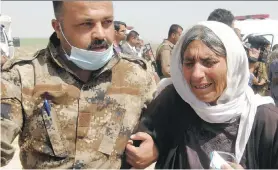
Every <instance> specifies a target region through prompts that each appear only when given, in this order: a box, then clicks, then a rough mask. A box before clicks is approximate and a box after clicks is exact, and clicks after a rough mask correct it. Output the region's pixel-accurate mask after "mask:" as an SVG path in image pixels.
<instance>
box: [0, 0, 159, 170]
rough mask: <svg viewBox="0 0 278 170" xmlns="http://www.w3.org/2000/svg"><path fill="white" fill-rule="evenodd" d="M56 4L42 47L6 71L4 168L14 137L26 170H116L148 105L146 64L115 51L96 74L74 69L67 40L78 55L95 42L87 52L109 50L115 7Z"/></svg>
mask: <svg viewBox="0 0 278 170" xmlns="http://www.w3.org/2000/svg"><path fill="white" fill-rule="evenodd" d="M53 4H54V9H55V12H56V13H55V14H56V18H57V20H53V22H52V25H53V27H54V29H55V33H53V34H52V36H51V37H50V41H49V44H48V46H47V48H46V49H42V50H40V51H38V52H37V53H36V54H35V55H34V56H33V57H28V58H17V59H14V60H11V61H8V63H6V64H5V65H4V67H3V72H2V78H1V128H2V130H1V166H4V165H6V164H7V163H8V162H9V161H10V160H11V158H12V157H13V154H14V148H13V147H12V145H11V143H12V142H13V140H14V139H15V137H16V136H17V135H19V146H20V160H21V163H22V166H23V168H28V169H43V168H47V169H51V168H61V169H68V168H76V169H80V168H94V169H96V168H103V169H105V168H113V169H119V168H120V167H121V164H122V161H123V154H124V150H125V146H126V144H127V142H128V140H129V137H130V135H131V134H132V132H133V131H134V130H135V129H136V126H137V123H138V120H139V118H140V116H141V110H142V109H144V108H146V105H147V104H148V103H149V102H150V101H151V100H152V97H153V93H154V91H155V89H156V85H155V81H154V78H153V76H152V74H151V73H150V72H149V71H148V70H149V68H148V67H147V64H146V63H145V62H144V61H143V60H140V59H138V58H131V57H127V56H124V55H122V54H120V55H119V54H117V53H116V52H115V51H114V54H113V53H112V54H113V55H112V54H111V56H112V57H111V59H109V61H107V63H106V64H105V65H104V66H103V67H101V68H100V69H98V70H83V69H80V68H79V67H77V66H76V64H74V62H71V60H69V59H71V57H72V56H73V54H76V53H73V54H72V52H73V50H71V52H69V51H70V47H69V46H68V45H67V43H66V40H65V37H66V38H67V40H68V41H69V42H70V43H71V44H72V45H75V46H78V47H79V48H83V49H86V46H87V45H88V44H89V43H90V41H93V42H94V43H92V45H90V48H89V49H91V50H92V51H93V50H100V47H104V46H101V45H99V44H105V42H107V43H109V44H110V45H111V44H112V42H113V37H114V26H113V7H112V3H111V2H103V1H99V2H94V1H86V2H80V1H73V2H65V1H64V2H63V1H55V2H53ZM57 14H59V15H58V16H57ZM58 22H62V23H58ZM60 24H61V25H63V26H62V27H61V26H60ZM62 31H63V32H64V35H65V37H63V35H62V34H63V33H62ZM88 34H89V35H90V36H89V35H88ZM87 40H88V41H87ZM101 40H102V41H101ZM103 40H107V41H103ZM96 41H97V42H101V43H95V42H96ZM95 44H98V45H95ZM71 48H73V47H71ZM63 49H64V50H65V51H64V50H63ZM65 53H67V54H69V53H71V54H70V57H69V56H68V57H69V59H68V57H66V54H65ZM77 56H78V55H76V56H75V57H77ZM73 57H74V56H73ZM91 57H94V56H91Z"/></svg>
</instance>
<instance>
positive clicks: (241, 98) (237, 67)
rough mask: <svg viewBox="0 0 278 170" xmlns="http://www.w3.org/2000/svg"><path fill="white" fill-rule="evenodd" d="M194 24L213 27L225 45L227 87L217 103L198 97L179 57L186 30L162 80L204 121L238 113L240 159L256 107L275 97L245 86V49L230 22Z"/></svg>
mask: <svg viewBox="0 0 278 170" xmlns="http://www.w3.org/2000/svg"><path fill="white" fill-rule="evenodd" d="M197 25H203V26H205V27H207V28H209V29H210V30H212V32H214V33H215V34H216V35H217V36H218V38H219V39H220V40H221V41H222V43H223V44H224V46H225V49H226V54H227V56H226V58H227V59H226V61H227V87H226V89H225V90H224V91H223V93H222V95H221V96H220V97H219V99H218V100H217V105H215V106H210V105H209V104H208V103H205V102H202V101H200V100H199V99H197V98H196V96H195V95H194V94H193V93H192V91H191V89H190V87H189V85H188V84H187V82H186V80H185V79H184V76H183V72H182V64H181V60H180V57H181V47H182V44H183V42H184V40H185V34H186V32H185V34H183V35H182V36H181V38H180V40H179V41H178V43H177V44H176V45H175V47H174V50H173V54H172V59H171V66H170V67H171V70H170V71H171V78H168V79H166V80H164V82H163V83H162V84H170V83H171V82H172V83H173V84H174V87H175V89H176V91H177V92H178V94H179V95H180V96H181V98H182V99H183V100H184V101H185V102H187V103H188V104H190V106H191V107H192V108H193V109H194V110H195V112H196V113H197V115H198V116H199V117H200V118H202V119H203V120H204V121H206V122H209V123H224V122H227V121H229V120H231V119H233V118H236V117H238V116H240V124H239V129H238V134H237V139H236V146H235V156H236V158H237V161H238V162H239V161H240V160H241V157H242V155H243V152H244V149H245V146H246V144H247V142H248V139H249V136H250V133H251V130H252V126H253V122H254V118H255V114H256V112H257V107H258V106H259V105H263V104H267V103H273V104H274V101H273V99H272V98H271V97H262V96H260V95H255V94H254V92H253V90H252V89H251V88H250V87H249V86H248V79H249V75H250V73H249V69H248V67H249V66H248V59H247V56H246V52H245V50H244V48H243V46H242V44H241V42H240V40H239V38H238V37H237V35H236V34H235V32H234V31H233V30H232V29H231V28H230V27H229V26H227V25H225V24H222V23H220V22H215V21H204V22H200V23H198V24H197Z"/></svg>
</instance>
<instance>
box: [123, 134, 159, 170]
mask: <svg viewBox="0 0 278 170" xmlns="http://www.w3.org/2000/svg"><path fill="white" fill-rule="evenodd" d="M130 138H131V139H132V140H141V141H142V143H141V144H140V146H139V147H135V146H133V145H132V143H131V142H129V143H128V144H127V145H126V159H127V160H126V161H127V162H128V163H129V164H130V165H131V166H132V167H133V168H135V169H144V168H147V167H148V166H150V165H151V164H152V163H153V162H155V161H156V160H157V158H158V151H157V148H156V146H155V144H154V141H153V139H152V137H151V136H150V135H149V134H147V133H144V132H138V133H136V134H134V135H132V136H131V137H130Z"/></svg>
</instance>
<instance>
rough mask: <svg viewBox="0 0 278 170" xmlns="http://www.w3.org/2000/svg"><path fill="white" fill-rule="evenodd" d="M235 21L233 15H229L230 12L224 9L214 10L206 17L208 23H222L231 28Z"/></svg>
mask: <svg viewBox="0 0 278 170" xmlns="http://www.w3.org/2000/svg"><path fill="white" fill-rule="evenodd" d="M234 20H235V17H234V15H233V14H232V13H231V11H228V10H226V9H221V8H218V9H215V10H214V11H212V12H211V13H210V15H209V17H208V21H218V22H222V23H224V24H226V25H228V26H230V27H232V24H233V21H234Z"/></svg>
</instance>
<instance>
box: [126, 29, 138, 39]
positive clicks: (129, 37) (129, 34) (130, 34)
mask: <svg viewBox="0 0 278 170" xmlns="http://www.w3.org/2000/svg"><path fill="white" fill-rule="evenodd" d="M138 36H139V34H138V32H136V31H134V30H132V31H130V32H129V33H128V35H127V36H126V39H127V40H130V39H131V38H133V37H134V38H136V37H138Z"/></svg>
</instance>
